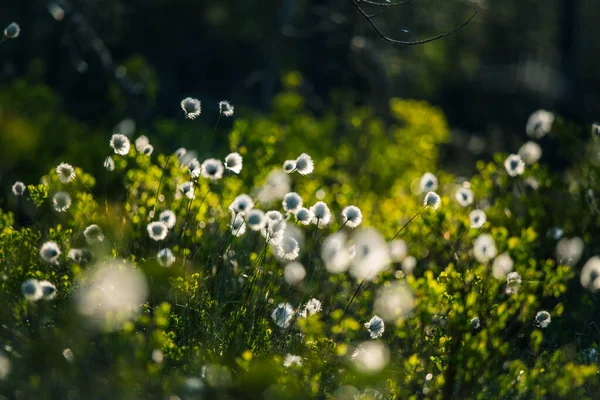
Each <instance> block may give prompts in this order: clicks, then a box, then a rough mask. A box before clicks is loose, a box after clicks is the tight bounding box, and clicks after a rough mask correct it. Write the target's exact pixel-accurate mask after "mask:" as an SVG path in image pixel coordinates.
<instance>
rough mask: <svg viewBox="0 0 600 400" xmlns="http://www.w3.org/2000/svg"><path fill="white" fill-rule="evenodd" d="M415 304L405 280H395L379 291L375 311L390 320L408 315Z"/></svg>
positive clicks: (384, 318)
mask: <svg viewBox="0 0 600 400" xmlns="http://www.w3.org/2000/svg"><path fill="white" fill-rule="evenodd" d="M414 304H415V300H414V296H413V293H412V291H411V290H410V288H409V287H408V285H406V284H405V283H404V282H393V283H392V284H390V285H387V286H384V287H382V288H380V289H379V290H378V291H377V294H376V296H375V303H374V305H373V309H374V311H375V312H376V313H377V314H378V315H380V316H381V318H383V320H385V321H388V322H394V321H396V320H397V319H398V318H404V317H406V316H408V315H409V314H410V313H411V311H412V309H413V307H414Z"/></svg>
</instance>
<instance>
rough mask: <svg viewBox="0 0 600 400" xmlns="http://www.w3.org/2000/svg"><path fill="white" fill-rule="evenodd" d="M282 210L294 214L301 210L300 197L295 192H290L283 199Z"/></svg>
mask: <svg viewBox="0 0 600 400" xmlns="http://www.w3.org/2000/svg"><path fill="white" fill-rule="evenodd" d="M282 204H283V209H284V210H285V211H288V212H291V213H292V214H296V213H297V212H298V211H300V209H301V208H302V197H300V195H299V194H298V193H296V192H290V193H288V194H286V195H285V196H284V197H283V203H282Z"/></svg>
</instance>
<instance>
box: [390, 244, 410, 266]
mask: <svg viewBox="0 0 600 400" xmlns="http://www.w3.org/2000/svg"><path fill="white" fill-rule="evenodd" d="M388 247H389V250H390V260H391V261H393V262H402V260H404V259H405V258H406V256H407V255H408V246H407V245H406V242H405V241H404V240H402V239H394V240H392V241H391V242H390V243H389V245H388Z"/></svg>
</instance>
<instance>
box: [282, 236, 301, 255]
mask: <svg viewBox="0 0 600 400" xmlns="http://www.w3.org/2000/svg"><path fill="white" fill-rule="evenodd" d="M298 254H300V246H299V245H298V241H297V240H296V239H294V238H293V237H291V236H286V235H284V236H283V238H282V239H281V240H280V241H279V243H278V246H277V255H278V256H279V257H280V258H283V259H285V260H295V259H296V258H298Z"/></svg>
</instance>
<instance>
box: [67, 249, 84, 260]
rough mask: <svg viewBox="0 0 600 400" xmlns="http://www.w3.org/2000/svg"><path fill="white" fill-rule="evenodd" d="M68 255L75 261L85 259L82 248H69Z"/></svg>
mask: <svg viewBox="0 0 600 400" xmlns="http://www.w3.org/2000/svg"><path fill="white" fill-rule="evenodd" d="M68 257H69V258H70V259H71V260H73V261H74V262H76V263H82V262H84V261H85V252H84V251H83V250H82V249H70V250H69V254H68Z"/></svg>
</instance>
